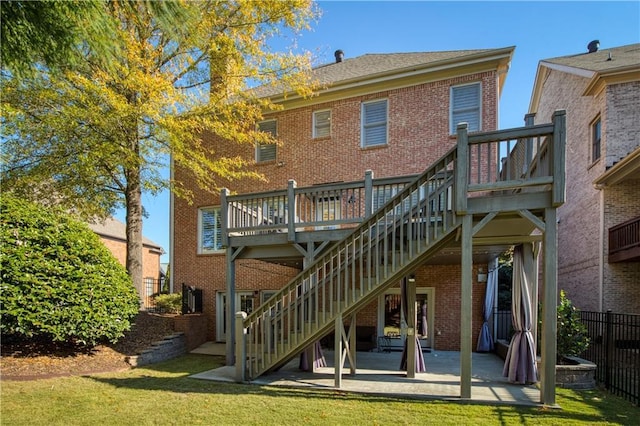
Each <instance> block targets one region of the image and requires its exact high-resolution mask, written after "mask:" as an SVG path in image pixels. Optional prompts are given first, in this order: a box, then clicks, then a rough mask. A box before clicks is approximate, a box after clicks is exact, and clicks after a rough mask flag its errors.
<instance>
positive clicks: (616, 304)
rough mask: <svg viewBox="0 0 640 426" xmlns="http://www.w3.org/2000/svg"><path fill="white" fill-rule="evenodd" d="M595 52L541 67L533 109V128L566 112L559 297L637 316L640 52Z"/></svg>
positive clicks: (586, 306) (635, 47)
mask: <svg viewBox="0 0 640 426" xmlns="http://www.w3.org/2000/svg"><path fill="white" fill-rule="evenodd" d="M590 46H591V47H592V49H591V50H592V51H591V52H586V53H581V54H577V55H570V56H563V57H559V58H552V59H545V60H542V61H540V63H539V65H538V71H537V76H536V80H535V85H534V88H533V94H532V99H531V105H530V108H529V112H530V113H532V114H535V121H536V122H545V120H547V119H548V116H549V114H550V113H551V112H553V111H554V110H557V109H566V111H567V150H566V185H567V187H566V188H567V198H566V202H565V204H564V205H563V206H562V207H560V209H559V210H558V253H559V255H558V289H563V290H565V291H566V293H567V297H568V298H569V299H571V300H572V301H573V302H574V303H575V305H576V306H577V307H578V308H580V309H582V310H592V311H606V310H608V309H611V310H612V311H614V312H621V313H635V314H638V313H640V44H632V45H628V46H620V47H613V48H606V49H600V50H598V46H597V43H595V42H594V43H592V44H590ZM616 235H617V237H616ZM610 238H613V241H614V245H613V246H611V245H610ZM616 241H617V243H616Z"/></svg>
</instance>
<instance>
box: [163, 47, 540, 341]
mask: <svg viewBox="0 0 640 426" xmlns="http://www.w3.org/2000/svg"><path fill="white" fill-rule="evenodd" d="M513 51H514V48H513V47H507V48H499V49H486V50H465V51H448V52H426V53H397V54H369V55H364V56H360V57H357V58H346V59H343V58H342V57H341V56H339V57H337V59H336V62H335V63H330V64H326V65H323V66H320V67H317V68H315V69H314V70H313V74H314V77H315V78H317V79H318V80H319V81H320V82H321V83H323V84H324V85H326V88H325V89H323V90H321V91H320V92H319V93H318V95H317V96H315V97H313V98H311V99H301V98H298V97H296V96H288V97H287V98H286V99H284V98H281V99H280V100H281V103H282V105H283V106H284V109H283V110H282V111H279V112H276V113H272V114H269V115H268V116H266V117H265V119H264V121H262V122H261V123H258V125H259V126H260V128H261V129H262V130H265V131H270V132H273V133H274V134H276V135H277V137H278V139H279V141H280V142H281V145H278V146H275V145H271V146H260V147H258V148H257V149H254V148H252V147H249V146H239V145H236V144H229V143H227V144H224V143H222V142H221V141H217V140H215V138H213V137H212V136H211V135H205V138H204V139H205V140H206V141H207V142H208V143H210V144H213V145H214V146H215V150H216V151H217V152H219V153H220V154H221V155H228V156H231V155H241V156H243V157H244V158H250V159H254V160H255V161H254V165H253V166H252V169H253V170H255V171H258V172H260V173H262V174H263V175H264V176H265V177H266V181H264V182H259V181H234V182H225V183H224V185H225V186H226V187H227V188H229V189H230V190H232V191H233V192H234V193H239V194H243V193H245V194H246V193H256V192H262V191H272V190H280V189H283V188H286V187H287V185H288V181H289V180H290V179H293V180H295V183H296V185H297V187H309V186H314V185H320V184H326V183H335V182H350V181H361V180H363V179H365V175H366V174H367V171H369V170H370V171H371V172H372V175H373V176H374V178H375V179H380V178H392V177H398V176H407V175H413V174H416V173H420V172H422V171H423V170H424V169H425V167H427V166H428V165H430V164H431V163H433V162H434V161H435V160H437V159H438V158H440V157H441V156H442V155H443V154H444V153H446V152H447V151H448V150H449V149H451V148H452V147H453V146H454V145H455V143H456V136H455V133H456V123H457V122H458V121H468V122H469V123H470V131H477V130H482V131H489V130H496V128H497V124H498V101H499V97H500V93H501V90H502V87H503V84H504V81H505V78H506V74H507V70H508V67H509V63H510V60H511V57H512V55H513ZM271 95H274V96H276V98H277V97H278V96H279V95H280V94H271ZM547 118H549V117H547ZM175 173H176V175H175V176H176V178H177V179H178V180H181V179H184V178H185V177H184V175H183V174H181V171H180V170H179V169H177V170H176V172H175ZM186 186H187V187H190V188H194V190H195V185H188V184H187V185H186ZM324 202H325V203H326V205H325V207H324V209H323V211H324V216H325V219H327V218H329V219H330V218H331V217H332V216H333V215H335V214H336V212H335V211H334V210H332V208H331V207H330V203H331V200H329V199H326V200H324ZM220 206H221V200H220V199H219V197H217V196H211V195H210V194H204V193H202V192H198V191H197V190H196V191H195V194H194V199H193V204H192V205H189V204H188V203H187V202H185V201H183V200H180V199H176V200H175V204H174V208H173V212H172V217H173V223H174V227H173V229H174V230H175V231H174V232H175V234H174V235H173V236H172V237H173V241H174V243H173V244H174V246H173V268H172V273H173V274H174V275H173V277H174V279H175V281H174V282H175V283H176V284H181V283H186V284H188V285H191V286H195V287H197V288H201V289H203V297H204V313H205V315H206V316H207V319H208V335H207V338H208V339H209V340H214V341H225V340H226V338H227V335H228V332H229V330H227V324H226V323H227V320H226V318H225V313H226V308H225V306H224V305H225V304H226V302H227V301H226V282H227V281H228V275H226V271H227V268H228V264H227V260H226V255H225V253H226V252H225V249H224V247H223V245H222V236H221V235H220V233H219V229H220V226H221V223H220V222H221V218H220ZM280 208H285V207H284V206H280ZM275 209H276V210H277V207H276V208H275ZM342 214H343V215H344V211H343V212H342ZM328 228H330V226H329V227H328ZM271 249H272V250H273V251H274V253H275V252H276V250H277V248H275V247H272V248H271ZM256 252H257V251H256ZM496 254H497V253H488V252H487V253H486V254H485V255H484V256H479V257H477V259H476V264H475V265H474V277H477V275H478V272H482V271H484V272H485V273H486V271H487V263H488V262H489V261H490V260H491V258H492V256H495V255H496ZM252 257H255V258H252ZM260 257H261V255H257V254H256V255H255V256H252V255H247V256H246V257H243V256H241V258H239V259H238V260H236V265H235V268H234V273H235V282H236V299H235V300H234V302H235V310H236V311H238V310H243V311H245V312H251V311H252V310H254V309H256V307H257V306H259V305H260V304H261V303H262V302H264V301H265V300H266V299H267V298H268V297H270V296H271V295H272V294H273V293H274V291H275V290H278V289H280V288H281V287H282V286H283V285H284V284H286V283H287V281H289V280H290V279H291V278H292V277H294V276H296V275H297V274H298V273H299V272H300V269H301V268H302V266H303V263H304V256H302V255H300V254H299V253H298V256H297V258H296V257H287V256H284V257H283V256H280V257H278V256H276V255H275V254H274V255H273V256H272V257H273V258H272V259H267V260H269V261H264V260H265V259H264V257H263V258H262V259H258V258H260ZM285 257H286V258H285ZM460 274H461V272H460V265H459V264H456V263H455V262H452V261H450V260H446V259H445V260H442V261H439V262H437V264H430V265H428V266H423V267H421V268H419V269H418V270H417V271H416V287H417V298H418V300H419V301H420V302H421V303H424V302H426V303H427V304H428V309H427V310H428V324H429V328H430V329H429V332H428V333H425V336H424V337H425V339H424V341H423V345H425V346H428V347H434V348H435V347H437V348H438V349H441V350H459V349H460V321H459V307H460V286H459V282H460ZM474 280H475V278H474ZM485 288H486V284H485V283H483V282H480V283H478V282H475V284H474V286H473V316H474V318H475V319H476V321H474V325H473V331H472V333H473V335H474V339H475V338H477V335H478V332H479V329H480V326H481V322H482V321H481V318H482V301H483V298H484V293H485ZM399 297H400V295H399V288H394V289H391V290H389V291H388V292H387V293H386V294H384V295H381V296H380V297H379V298H378V299H377V300H375V301H373V302H372V303H371V304H370V305H369V306H368V307H367V308H365V309H362V310H360V311H359V313H358V317H357V321H358V327H359V329H361V330H362V333H361V334H362V336H359V340H361V342H359V343H358V345H359V347H360V346H361V347H362V348H371V345H373V346H375V344H376V342H375V341H371V340H372V339H373V336H376V335H383V334H387V332H388V331H389V330H390V329H394V327H395V329H394V330H395V331H398V332H401V330H399V327H400V326H399V324H398V319H397V318H391V317H392V316H393V315H395V316H396V317H398V316H399V315H400V314H399V313H398V312H397V310H396V311H394V310H393V308H390V306H396V305H397V303H398V298H399ZM359 333H360V332H359ZM427 336H428V337H427ZM367 343H369V345H367ZM473 344H474V345H475V340H474V343H473Z"/></svg>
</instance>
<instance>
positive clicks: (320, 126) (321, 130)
mask: <svg viewBox="0 0 640 426" xmlns="http://www.w3.org/2000/svg"><path fill="white" fill-rule="evenodd" d="M327 136H331V110H330V109H326V110H323V111H315V112H314V113H313V137H314V138H324V137H327Z"/></svg>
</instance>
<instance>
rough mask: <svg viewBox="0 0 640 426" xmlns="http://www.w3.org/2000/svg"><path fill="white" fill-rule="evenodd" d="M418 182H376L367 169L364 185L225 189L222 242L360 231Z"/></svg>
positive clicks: (408, 179) (409, 178)
mask: <svg viewBox="0 0 640 426" xmlns="http://www.w3.org/2000/svg"><path fill="white" fill-rule="evenodd" d="M415 178H416V175H411V176H399V177H393V178H382V179H374V178H373V172H371V171H367V172H366V173H365V177H364V179H363V180H361V181H353V182H339V183H330V184H322V185H314V186H310V187H301V188H298V187H297V186H296V182H295V181H294V180H290V181H289V185H288V188H287V189H286V190H277V191H268V192H262V193H253V194H239V195H229V192H228V191H227V190H223V194H222V199H223V200H222V208H223V214H222V217H223V220H225V219H226V223H224V226H225V229H226V232H225V233H223V238H225V237H227V238H228V237H229V236H232V237H235V236H250V235H260V234H268V233H273V232H280V233H282V232H290V233H291V234H293V233H295V232H300V231H315V230H326V229H335V228H350V227H355V226H356V225H357V224H358V223H360V222H362V221H363V220H364V218H365V217H368V216H370V215H371V213H372V211H373V210H375V209H377V208H378V207H380V206H382V205H383V204H384V203H386V202H387V201H388V200H389V199H391V197H392V196H393V195H395V194H397V193H398V192H399V191H400V190H402V188H404V186H405V185H406V184H407V183H409V182H411V181H412V180H414V179H415ZM225 234H226V235H225ZM291 238H293V237H291ZM227 243H228V240H223V244H224V245H226V244H227Z"/></svg>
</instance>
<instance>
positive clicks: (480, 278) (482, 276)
mask: <svg viewBox="0 0 640 426" xmlns="http://www.w3.org/2000/svg"><path fill="white" fill-rule="evenodd" d="M478 282H479V283H486V282H487V274H486V273H485V272H484V269H482V268H478Z"/></svg>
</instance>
